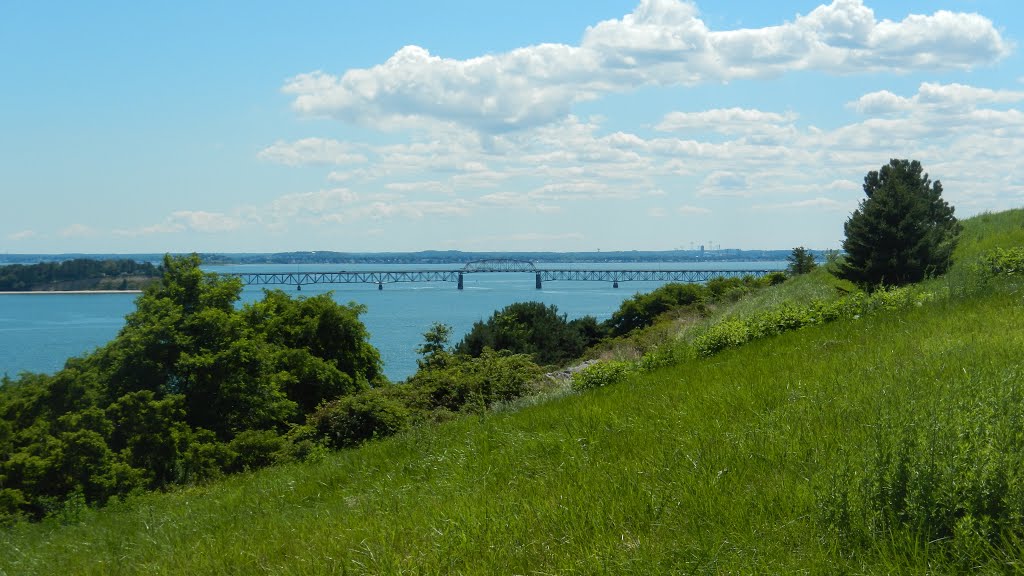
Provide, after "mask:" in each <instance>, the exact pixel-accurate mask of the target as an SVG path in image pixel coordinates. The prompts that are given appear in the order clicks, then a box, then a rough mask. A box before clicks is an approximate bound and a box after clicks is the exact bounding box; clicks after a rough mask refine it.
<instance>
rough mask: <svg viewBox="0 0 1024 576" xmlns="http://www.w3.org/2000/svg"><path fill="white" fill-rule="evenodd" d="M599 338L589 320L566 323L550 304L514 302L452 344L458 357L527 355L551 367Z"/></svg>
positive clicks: (594, 321) (580, 352)
mask: <svg viewBox="0 0 1024 576" xmlns="http://www.w3.org/2000/svg"><path fill="white" fill-rule="evenodd" d="M601 336H602V334H601V330H600V327H599V325H598V324H597V321H596V320H594V319H593V318H579V319H575V320H571V321H570V320H568V319H567V317H566V315H565V314H559V313H558V308H557V307H556V306H554V305H551V306H545V305H544V304H542V303H540V302H517V303H515V304H510V305H508V306H506V307H505V308H503V309H502V310H500V311H498V312H495V313H494V314H493V315H491V317H490V318H489V319H488V320H487V321H486V322H477V323H475V324H473V328H472V330H470V332H469V334H466V336H465V338H463V339H462V341H461V342H459V343H458V345H456V347H455V350H456V352H458V353H459V354H465V355H468V356H473V357H479V356H480V355H482V354H483V353H484V350H486V349H488V348H490V349H491V350H503V351H508V352H512V353H514V354H531V355H533V357H534V360H535V361H536V362H537V363H538V364H554V363H558V362H563V361H566V360H571V359H573V358H578V357H579V356H580V355H581V354H583V351H584V350H586V348H587V346H590V345H592V344H594V343H596V342H597V341H598V340H599V339H600V337H601Z"/></svg>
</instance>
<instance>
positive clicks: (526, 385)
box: [399, 349, 543, 413]
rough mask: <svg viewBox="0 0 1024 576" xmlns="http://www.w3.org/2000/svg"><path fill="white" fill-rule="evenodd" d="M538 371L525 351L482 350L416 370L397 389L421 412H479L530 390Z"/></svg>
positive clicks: (539, 370) (540, 371)
mask: <svg viewBox="0 0 1024 576" xmlns="http://www.w3.org/2000/svg"><path fill="white" fill-rule="evenodd" d="M542 373H543V372H542V370H541V369H540V367H539V366H537V365H536V364H535V363H534V362H533V360H532V359H531V357H530V356H529V355H528V354H509V353H508V352H496V351H494V350H491V349H484V350H483V352H482V353H481V355H480V357H479V358H471V357H467V356H454V357H452V358H450V359H449V360H448V363H447V364H446V365H445V366H444V367H442V368H435V369H430V370H420V371H419V372H417V373H416V375H414V376H413V377H412V378H410V379H409V382H408V384H406V385H404V386H402V387H400V388H399V389H400V390H401V391H402V393H403V394H405V395H406V397H407V398H408V402H409V405H410V406H411V407H413V408H415V409H417V410H420V411H422V412H425V413H426V412H434V411H437V410H439V409H440V410H447V411H449V412H480V411H482V410H486V409H488V408H490V407H491V406H492V405H493V404H495V403H497V402H508V401H510V400H515V399H516V398H519V397H520V396H523V395H524V394H526V393H528V392H529V391H530V387H531V385H532V384H533V383H534V382H536V381H537V380H539V379H540V378H541V376H542Z"/></svg>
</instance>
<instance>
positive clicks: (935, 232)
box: [840, 159, 960, 288]
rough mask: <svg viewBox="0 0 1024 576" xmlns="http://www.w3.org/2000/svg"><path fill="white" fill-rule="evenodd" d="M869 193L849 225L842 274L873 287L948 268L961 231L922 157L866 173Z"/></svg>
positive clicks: (896, 284) (902, 281)
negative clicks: (927, 170)
mask: <svg viewBox="0 0 1024 576" xmlns="http://www.w3.org/2000/svg"><path fill="white" fill-rule="evenodd" d="M864 193H865V194H866V195H867V198H865V199H864V200H862V201H861V203H860V207H859V208H858V209H857V210H855V211H854V212H853V214H852V215H850V218H849V220H847V221H846V225H845V226H844V229H845V231H846V240H844V241H843V250H845V251H846V258H845V261H844V262H843V264H842V266H841V267H840V275H841V276H842V277H844V278H846V279H848V280H851V281H853V282H855V283H857V284H860V285H863V286H866V287H868V288H872V287H875V286H879V285H887V286H898V285H903V284H909V283H912V282H918V281H920V280H923V279H924V278H926V277H928V276H934V275H938V274H941V273H943V272H945V271H946V269H947V268H949V263H950V257H951V256H952V253H953V248H954V247H955V246H956V240H957V236H958V234H959V233H960V223H959V222H957V220H956V218H955V217H954V216H953V207H952V206H950V205H949V204H947V203H946V201H945V200H943V199H942V183H941V182H939V181H938V180H936V181H935V182H934V183H933V182H931V180H929V178H928V174H925V173H923V169H922V167H921V163H920V162H918V161H917V160H914V161H909V160H896V159H893V160H890V161H889V164H887V165H885V166H882V168H881V170H879V171H871V172H868V174H867V176H865V177H864Z"/></svg>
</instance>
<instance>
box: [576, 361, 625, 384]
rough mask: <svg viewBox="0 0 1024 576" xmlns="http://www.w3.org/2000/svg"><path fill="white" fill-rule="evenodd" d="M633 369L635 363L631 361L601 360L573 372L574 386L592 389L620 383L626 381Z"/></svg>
mask: <svg viewBox="0 0 1024 576" xmlns="http://www.w3.org/2000/svg"><path fill="white" fill-rule="evenodd" d="M632 371H633V365H632V364H630V363H629V362H599V363H597V364H591V365H590V366H587V367H586V368H584V369H583V370H580V371H579V372H577V373H575V374H573V376H572V387H573V389H574V390H590V389H591V388H601V387H604V386H609V385H611V384H618V383H619V382H622V381H624V380H625V379H626V377H627V376H629V374H630V373H631V372H632Z"/></svg>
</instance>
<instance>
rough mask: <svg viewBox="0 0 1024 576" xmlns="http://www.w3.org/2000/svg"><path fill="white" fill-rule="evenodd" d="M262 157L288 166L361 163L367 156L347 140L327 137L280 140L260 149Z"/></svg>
mask: <svg viewBox="0 0 1024 576" xmlns="http://www.w3.org/2000/svg"><path fill="white" fill-rule="evenodd" d="M258 156H259V157H260V158H261V159H263V160H267V161H270V162H276V163H278V164H285V165H288V166H302V165H307V164H325V165H338V164H360V163H363V162H366V156H364V155H363V154H360V153H358V152H356V151H355V150H354V146H352V145H351V144H348V143H346V142H339V141H337V140H330V139H326V138H303V139H302V140H297V141H295V142H284V141H278V142H275V143H274V144H273V145H271V146H268V147H266V148H264V149H263V150H261V151H260V153H259V155H258Z"/></svg>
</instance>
